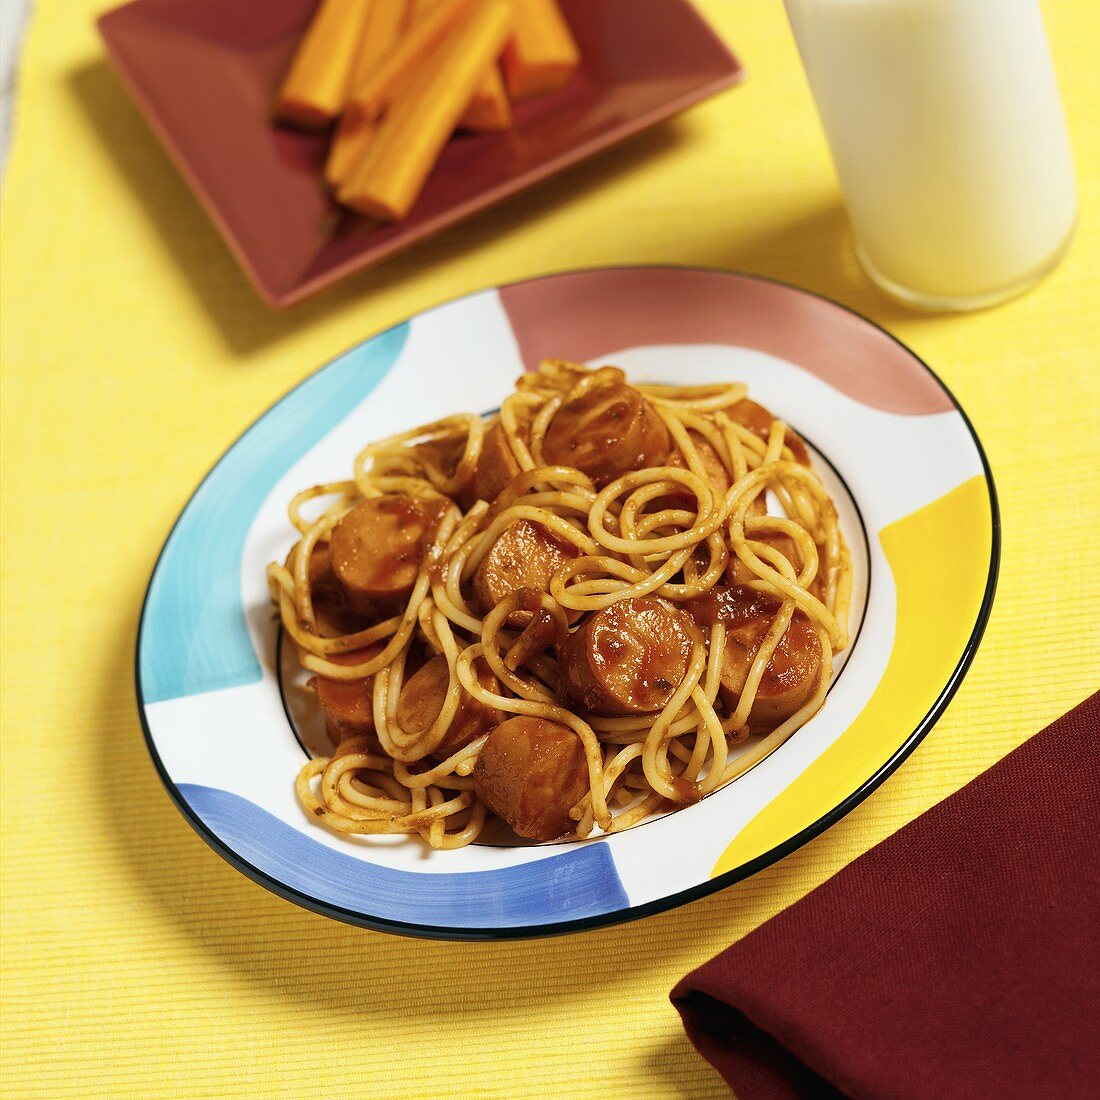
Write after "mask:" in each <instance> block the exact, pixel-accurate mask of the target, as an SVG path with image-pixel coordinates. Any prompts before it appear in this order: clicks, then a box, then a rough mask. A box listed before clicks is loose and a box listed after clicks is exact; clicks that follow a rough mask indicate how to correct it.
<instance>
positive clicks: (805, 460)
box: [722, 397, 810, 466]
mask: <svg viewBox="0 0 1100 1100" xmlns="http://www.w3.org/2000/svg"><path fill="white" fill-rule="evenodd" d="M722 412H724V413H725V414H726V416H728V417H729V418H730V420H732V421H733V422H734V423H735V424H740V425H741V426H742V427H743V428H748V430H749V431H750V432H752V434H753V435H755V436H758V437H759V438H760V439H762V440H763V441H764V442H765V443H767V441H768V436H769V435H770V434H771V430H772V421H773V420H774V419H775V417H774V416H772V414H771V413H770V412H768V410H767V409H765V408H764V406H763V405H758V404H757V403H756V402H755V401H750V400H749V399H748V398H747V397H745V398H742V400H740V401H738V402H737V403H736V404H735V405H730V406H728V407H727V408H725V409H723V410H722ZM784 442H785V443H786V444H787V446H788V447H790V449H791V453H792V454H793V455H794V459H795V461H796V462H800V463H802V465H803V466H809V465H810V455H809V453H808V452H807V450H806V444H805V443H803V442H802V437H801V436H800V435H799V434H798V433H797V432H796V431H795V430H794V429H793V428H792V427H791V426H790V425H787V435H786V439H785V440H784Z"/></svg>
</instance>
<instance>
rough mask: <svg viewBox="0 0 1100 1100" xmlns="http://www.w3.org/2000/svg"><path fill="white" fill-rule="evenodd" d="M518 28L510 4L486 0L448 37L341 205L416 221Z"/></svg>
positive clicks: (402, 100)
mask: <svg viewBox="0 0 1100 1100" xmlns="http://www.w3.org/2000/svg"><path fill="white" fill-rule="evenodd" d="M511 25H512V9H511V7H510V6H509V4H508V3H507V2H506V0H486V2H485V3H484V4H483V5H480V6H478V7H476V8H474V9H473V10H472V11H471V12H470V14H469V15H467V16H466V18H464V19H463V20H462V21H461V22H460V23H459V24H458V25H457V26H456V27H455V28H454V29H453V30H452V31H451V33H450V34H448V35H447V36H446V38H445V39H444V41H443V42H442V43H440V45H439V47H438V48H437V49H436V50H433V51H432V53H431V55H430V56H429V57H428V58H427V59H426V60H425V62H424V64H423V65H422V66H421V67H420V68H421V72H420V74H418V78H417V79H416V80H415V81H413V82H412V83H411V84H410V85H409V86H408V88H407V89H403V90H402V93H401V95H399V96H398V98H397V99H396V100H395V101H394V102H393V104H392V105H391V106H390V109H389V110H388V111H387V113H386V115H385V117H384V118H383V119H382V121H381V123H380V124H379V126H378V130H377V132H376V133H375V135H374V137H373V140H372V141H371V143H370V145H369V146H368V148H367V151H366V155H365V157H364V158H363V160H362V162H361V163H360V164H359V166H358V167H357V168H356V170H355V172H354V173H353V174H352V176H351V178H350V179H349V180H348V182H347V183H346V184H345V185H344V186H343V187H342V188H341V189H340V191H339V198H340V201H341V202H343V203H344V204H345V205H347V206H350V207H352V208H353V209H355V210H358V211H360V212H361V213H363V214H368V215H370V216H372V217H375V218H379V219H381V220H383V221H400V220H401V219H402V218H404V217H405V216H406V215H407V214H408V212H409V211H410V210H411V209H412V206H413V204H414V203H415V202H416V199H417V197H418V196H419V194H420V192H421V190H422V189H423V187H424V182H425V180H426V179H427V178H428V174H429V172H431V170H432V167H433V165H434V164H435V162H436V160H437V159H438V158H439V154H440V152H441V151H442V149H443V146H444V145H445V144H446V142H447V139H448V138H449V137H450V136H451V132H452V131H453V130H454V128H455V124H456V123H457V122H458V120H459V119H460V118H461V117H462V113H463V112H464V111H465V110H466V108H467V106H468V105H469V103H470V99H471V97H472V96H473V93H474V89H475V88H476V87H477V85H478V82H479V81H480V80H481V77H482V74H483V73H484V72H485V70H486V68H487V67H488V66H489V65H490V64H491V63H492V61H493V60H494V58H496V57H498V56H499V55H500V52H501V50H502V49H503V48H504V43H505V41H507V38H508V34H509V32H510V29H511Z"/></svg>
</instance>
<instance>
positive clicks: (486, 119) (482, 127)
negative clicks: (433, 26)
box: [415, 0, 512, 132]
mask: <svg viewBox="0 0 1100 1100" xmlns="http://www.w3.org/2000/svg"><path fill="white" fill-rule="evenodd" d="M442 2H444V3H445V2H446V0H442ZM440 3H441V0H417V7H416V15H415V18H421V17H423V16H425V15H427V14H428V13H429V12H431V11H432V10H433V9H435V8H437V7H438V6H439V4H440ZM458 124H459V126H461V127H462V128H463V129H465V130H477V131H480V132H485V131H492V130H507V129H508V127H509V126H511V125H512V106H511V104H510V103H509V102H508V93H507V92H505V90H504V81H503V79H502V78H501V75H500V69H499V68H497V63H496V61H495V60H494V61H493V63H492V64H491V65H490V66H489V68H487V69H486V70H485V75H484V76H483V77H482V78H481V82H480V83H479V84H478V86H477V88H476V89H475V90H474V98H473V99H472V100H471V101H470V106H469V107H468V108H467V109H466V113H465V114H464V115H463V116H462V118H460V119H459V120H458Z"/></svg>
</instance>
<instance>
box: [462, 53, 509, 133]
mask: <svg viewBox="0 0 1100 1100" xmlns="http://www.w3.org/2000/svg"><path fill="white" fill-rule="evenodd" d="M458 124H459V126H461V127H462V128H463V129H465V130H477V131H479V132H481V133H485V132H489V131H493V130H507V129H508V127H509V126H511V125H512V105H511V104H510V103H509V102H508V93H507V92H506V91H505V90H504V80H503V79H502V78H501V75H500V69H498V68H497V63H496V62H495V61H494V62H493V63H492V65H490V66H489V68H488V69H486V70H485V72H484V73H483V74H482V77H481V82H480V83H479V84H478V86H477V87H476V88H475V89H474V98H473V99H472V100H470V106H469V107H467V108H466V113H465V114H464V115H463V116H462V117H461V118H460V119H459V120H458Z"/></svg>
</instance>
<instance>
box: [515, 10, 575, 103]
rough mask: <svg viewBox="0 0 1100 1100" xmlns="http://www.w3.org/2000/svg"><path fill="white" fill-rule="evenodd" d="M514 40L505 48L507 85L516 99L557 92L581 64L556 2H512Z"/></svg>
mask: <svg viewBox="0 0 1100 1100" xmlns="http://www.w3.org/2000/svg"><path fill="white" fill-rule="evenodd" d="M512 10H513V12H514V16H515V23H514V31H513V34H512V38H511V40H510V41H509V42H508V45H507V46H506V47H505V48H504V58H503V61H502V65H503V68H504V83H505V86H506V87H507V88H508V95H509V96H511V98H512V99H513V100H520V99H530V98H531V97H532V96H537V95H545V94H546V93H548V92H556V91H557V90H558V89H559V88H562V87H564V86H565V84H566V83H567V82H568V80H569V78H570V77H571V76H572V75H573V72H574V70H575V69H576V68H577V66H578V65H579V64H580V59H581V55H580V51H579V50H578V49H577V43H576V40H575V39H574V38H573V33H572V31H570V29H569V24H568V23H567V22H566V21H565V17H564V16H563V15H562V13H561V10H560V9H559V8H558V5H557V4H556V3H555V2H554V0H512Z"/></svg>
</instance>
